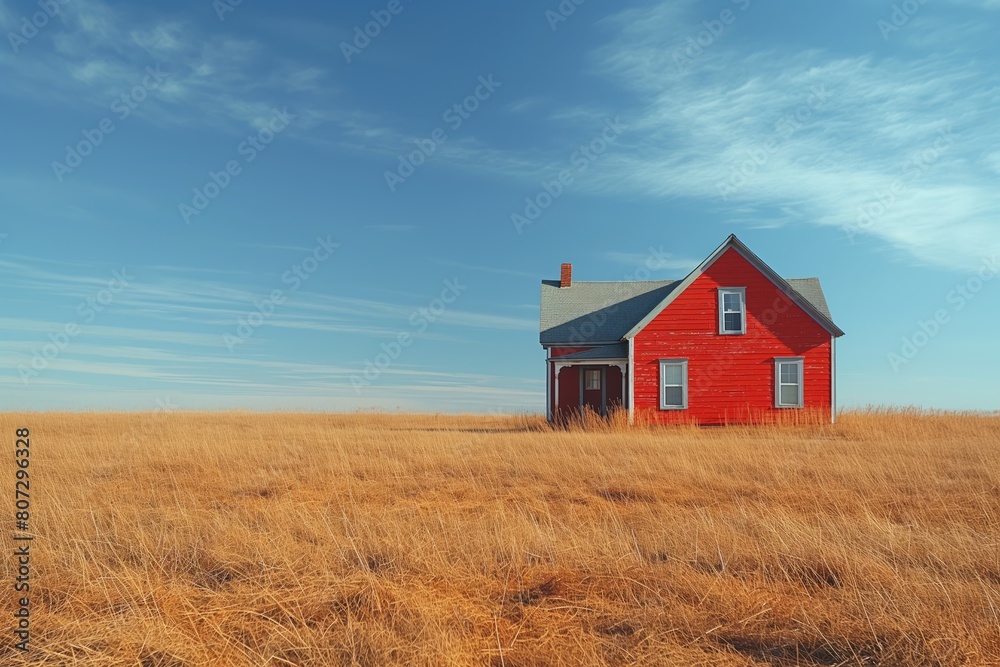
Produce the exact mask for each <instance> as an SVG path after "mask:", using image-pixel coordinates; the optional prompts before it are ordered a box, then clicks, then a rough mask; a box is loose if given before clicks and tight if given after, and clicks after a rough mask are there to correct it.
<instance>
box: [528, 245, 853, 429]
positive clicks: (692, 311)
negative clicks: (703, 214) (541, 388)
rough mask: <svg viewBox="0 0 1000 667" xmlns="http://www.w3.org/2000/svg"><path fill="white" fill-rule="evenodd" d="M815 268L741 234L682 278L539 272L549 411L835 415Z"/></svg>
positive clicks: (831, 352)
mask: <svg viewBox="0 0 1000 667" xmlns="http://www.w3.org/2000/svg"><path fill="white" fill-rule="evenodd" d="M843 335H844V332H843V331H841V330H840V328H838V327H837V325H836V324H834V323H833V319H832V318H831V316H830V310H829V308H828V307H827V304H826V298H825V297H824V296H823V290H822V289H821V288H820V284H819V280H818V279H816V278H801V279H787V280H786V279H784V278H782V277H781V276H779V275H778V274H777V273H775V272H774V271H773V270H772V269H771V268H770V267H769V266H768V265H767V264H765V263H764V262H763V261H762V260H761V259H760V258H759V257H757V255H755V254H754V253H753V252H751V251H750V249H749V248H747V247H746V246H745V245H744V244H743V243H742V242H741V241H740V240H739V239H737V238H736V237H735V236H730V237H729V238H728V239H726V242H725V243H723V244H722V245H721V246H719V248H718V249H717V250H716V251H715V252H713V253H712V254H711V255H709V256H708V259H706V260H705V261H704V262H702V263H701V264H700V265H698V267H696V268H695V269H694V271H692V272H691V273H690V274H689V275H688V276H687V277H686V278H684V279H683V280H649V281H625V282H573V277H572V265H570V264H563V265H562V275H561V277H560V279H559V280H544V281H542V302H541V336H540V340H541V343H542V347H544V348H545V350H546V351H547V359H546V363H545V368H546V393H547V414H548V417H549V419H550V420H556V419H560V418H564V417H566V416H569V415H571V414H573V413H577V412H579V411H580V410H581V409H582V408H583V407H585V406H586V407H589V408H591V409H593V410H594V411H596V412H598V413H600V414H607V412H608V410H609V409H611V408H612V407H613V406H624V407H625V408H627V409H628V412H629V417H630V419H634V418H635V415H636V414H637V413H640V412H641V413H644V414H643V416H644V417H646V418H650V419H652V420H653V421H658V422H664V423H698V424H727V423H739V422H762V421H769V420H773V419H774V418H776V417H778V416H779V415H787V414H788V413H787V411H790V410H791V411H795V410H799V411H803V412H811V413H815V412H818V411H821V412H822V413H823V414H829V417H830V419H831V420H833V419H835V417H836V405H837V379H836V365H837V356H836V341H837V338H839V337H840V336H843Z"/></svg>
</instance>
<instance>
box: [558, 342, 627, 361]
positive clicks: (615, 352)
mask: <svg viewBox="0 0 1000 667" xmlns="http://www.w3.org/2000/svg"><path fill="white" fill-rule="evenodd" d="M558 359H559V361H581V360H587V359H628V343H615V344H614V345H599V346H597V347H592V348H590V349H589V350H584V351H583V352H574V353H573V354H565V355H563V356H561V357H558Z"/></svg>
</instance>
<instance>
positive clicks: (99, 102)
mask: <svg viewBox="0 0 1000 667" xmlns="http://www.w3.org/2000/svg"><path fill="white" fill-rule="evenodd" d="M60 8H61V9H60V20H58V21H56V20H53V22H52V23H50V24H49V26H47V27H46V29H45V30H44V31H43V32H42V33H40V34H39V36H38V37H37V38H36V39H35V41H33V42H32V43H31V44H30V45H28V46H26V47H25V48H24V50H25V52H26V53H23V54H14V53H12V52H11V51H10V50H9V49H8V50H0V71H3V72H4V79H5V86H4V87H5V93H6V94H7V95H11V96H20V97H30V98H34V99H39V98H41V99H42V100H45V101H48V102H57V103H58V102H62V103H72V104H74V105H78V104H80V103H81V102H83V103H84V104H91V105H94V106H96V107H103V108H104V109H105V113H107V111H106V110H107V109H108V108H109V106H110V104H111V103H112V101H113V100H114V99H115V98H116V97H119V96H121V95H122V94H125V93H128V92H129V91H130V90H131V89H132V88H133V87H134V86H136V85H139V83H140V82H141V80H142V78H143V76H144V75H145V67H146V66H151V67H160V68H162V71H163V72H164V73H165V74H166V80H165V81H164V82H163V83H162V85H160V86H158V87H157V89H156V90H155V91H154V92H153V93H151V94H150V99H149V100H148V101H145V102H143V104H142V105H141V106H140V107H138V108H137V109H135V110H134V113H135V114H136V115H139V116H143V117H145V118H147V119H148V120H150V121H152V122H155V123H161V124H183V125H194V124H198V125H203V124H206V123H207V124H213V125H215V126H217V127H221V128H224V129H231V130H234V131H243V130H244V129H245V128H246V127H247V126H250V127H258V126H260V124H261V123H263V122H264V121H265V120H266V119H267V118H268V117H270V115H271V110H272V109H273V108H274V107H275V106H279V107H284V106H295V105H299V106H300V107H301V109H297V110H298V111H300V112H301V115H300V118H299V119H298V120H299V122H297V123H296V131H301V130H304V129H308V128H309V127H310V126H315V125H316V124H319V123H320V122H322V121H325V120H330V119H332V118H334V117H335V116H336V114H335V113H333V112H330V111H329V110H328V109H326V107H325V106H317V105H318V104H321V103H322V101H323V100H324V99H327V100H328V99H331V92H330V91H332V90H334V86H332V85H331V81H330V75H329V72H327V71H326V70H324V69H322V68H319V67H316V66H315V65H304V64H297V63H294V62H290V61H288V60H287V59H284V58H275V57H273V54H271V53H269V52H268V50H267V49H266V48H265V47H264V46H263V45H262V44H261V43H259V42H256V41H254V40H252V39H246V38H242V37H236V36H233V35H230V34H227V33H225V32H213V31H210V30H209V29H207V28H206V27H205V26H204V25H202V24H200V23H197V22H194V21H191V20H181V19H177V20H161V21H158V22H153V21H150V20H149V19H147V18H145V16H146V14H144V13H141V12H139V11H138V10H137V9H136V8H132V7H129V6H126V5H117V6H115V7H114V8H112V7H111V6H110V5H108V4H106V3H104V2H101V1H100V0H74V1H73V2H70V3H60ZM8 13H9V10H8ZM36 42H37V43H36ZM29 50H30V57H28V56H29V54H28V53H27V52H28V51H29ZM311 112H315V113H311Z"/></svg>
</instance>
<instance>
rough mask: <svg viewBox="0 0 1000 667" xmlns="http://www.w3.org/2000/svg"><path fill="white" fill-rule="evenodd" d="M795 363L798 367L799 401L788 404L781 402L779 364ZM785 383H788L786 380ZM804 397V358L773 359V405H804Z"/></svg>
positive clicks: (798, 406)
mask: <svg viewBox="0 0 1000 667" xmlns="http://www.w3.org/2000/svg"><path fill="white" fill-rule="evenodd" d="M782 364H796V365H797V366H798V367H799V402H798V404H796V405H788V404H785V403H782V402H781V386H782V382H781V365H782ZM785 384H788V383H787V382H786V383H785ZM789 386H791V385H789ZM805 398H806V378H805V359H803V358H802V357H778V358H776V359H775V360H774V407H776V408H782V409H795V408H803V407H805Z"/></svg>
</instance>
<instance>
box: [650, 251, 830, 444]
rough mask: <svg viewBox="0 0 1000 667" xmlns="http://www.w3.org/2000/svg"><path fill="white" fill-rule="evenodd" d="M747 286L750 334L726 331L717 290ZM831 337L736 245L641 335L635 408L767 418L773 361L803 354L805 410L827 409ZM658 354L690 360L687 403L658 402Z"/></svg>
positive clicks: (682, 415) (698, 417)
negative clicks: (677, 406)
mask: <svg viewBox="0 0 1000 667" xmlns="http://www.w3.org/2000/svg"><path fill="white" fill-rule="evenodd" d="M720 287H745V288H746V308H747V317H746V319H747V321H746V334H744V335H720V334H719V311H718V303H719V301H718V288H720ZM830 355H831V336H830V333H829V332H828V331H826V329H824V328H823V327H822V326H820V324H819V323H818V322H816V320H815V319H813V318H812V317H811V316H810V315H809V314H808V313H806V312H805V311H804V310H802V309H801V308H799V307H798V306H797V305H795V303H794V302H792V301H790V300H789V299H788V298H787V297H786V296H784V294H783V293H782V292H781V290H779V289H778V288H777V287H776V286H775V285H774V283H772V282H771V281H770V280H769V279H768V278H767V277H766V276H765V275H763V274H762V273H760V272H759V271H758V270H757V269H756V268H755V267H754V266H753V265H752V264H750V262H748V261H747V260H746V259H745V258H744V257H743V256H742V255H740V254H739V252H737V251H736V250H734V249H732V248H730V249H729V250H727V251H726V252H725V253H724V254H723V255H722V256H721V257H720V258H719V259H718V260H716V262H715V263H714V264H712V266H711V267H710V268H709V269H708V270H707V271H706V272H705V273H704V274H703V275H701V276H699V277H698V279H696V280H695V281H694V282H693V283H692V284H691V285H690V286H689V287H688V288H687V289H686V290H685V291H684V293H683V294H681V295H680V296H679V297H677V299H676V300H675V301H674V302H673V303H671V304H670V305H669V306H667V308H665V309H664V310H663V312H661V313H660V314H659V315H657V316H656V318H654V319H653V321H651V322H650V323H649V324H648V325H646V327H645V328H644V329H643V330H642V331H640V332H639V334H638V335H637V336H636V337H635V360H634V361H635V368H634V373H635V387H634V390H635V410H636V411H637V412H645V413H647V414H648V415H649V416H651V417H652V418H653V419H654V420H657V421H662V422H691V421H696V422H698V423H702V424H720V423H729V422H740V421H759V420H767V419H769V418H773V417H775V416H777V415H778V414H779V413H788V412H794V411H795V410H794V409H788V408H784V409H779V408H775V407H774V404H775V397H774V360H775V358H776V357H803V358H804V360H805V361H804V364H803V366H804V373H803V377H804V404H805V407H806V409H810V408H811V409H814V410H816V409H820V408H826V409H827V410H829V408H830V405H831V402H832V397H831V356H830ZM660 359H687V360H688V409H687V410H665V411H661V410H660V409H659V406H660V389H659V387H660V367H659V360H660Z"/></svg>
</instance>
